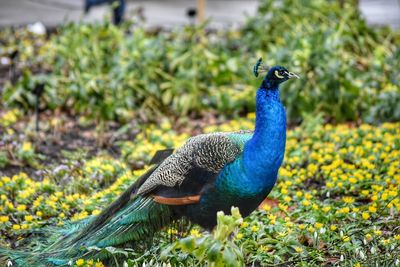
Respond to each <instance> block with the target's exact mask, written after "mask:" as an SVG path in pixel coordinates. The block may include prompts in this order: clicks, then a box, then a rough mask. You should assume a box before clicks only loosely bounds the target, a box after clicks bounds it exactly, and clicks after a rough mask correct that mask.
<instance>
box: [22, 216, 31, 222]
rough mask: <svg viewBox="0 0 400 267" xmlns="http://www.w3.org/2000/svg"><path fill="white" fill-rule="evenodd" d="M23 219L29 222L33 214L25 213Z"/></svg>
mask: <svg viewBox="0 0 400 267" xmlns="http://www.w3.org/2000/svg"><path fill="white" fill-rule="evenodd" d="M24 218H25V221H27V222H31V221H32V220H33V216H32V215H25V217H24Z"/></svg>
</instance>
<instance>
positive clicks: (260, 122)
mask: <svg viewBox="0 0 400 267" xmlns="http://www.w3.org/2000/svg"><path fill="white" fill-rule="evenodd" d="M275 71H277V72H278V73H275ZM280 72H282V75H281V74H280ZM286 73H288V74H286ZM275 74H278V76H282V77H284V78H279V77H276V75H275ZM292 75H293V74H292ZM288 76H289V72H288V71H287V70H286V69H284V68H283V67H279V66H278V67H274V68H272V69H271V70H270V71H269V72H268V74H267V75H266V77H265V78H264V80H263V82H262V85H261V86H260V88H259V89H258V91H257V96H256V125H255V130H254V134H253V135H251V134H247V135H246V137H247V140H246V138H244V139H243V138H242V141H244V149H243V152H242V153H241V154H240V156H239V157H238V158H237V159H236V160H234V161H233V162H231V163H229V164H227V165H226V166H225V167H224V168H223V169H222V171H221V172H220V173H219V175H218V177H217V178H216V180H215V186H214V187H210V188H209V189H208V190H206V191H205V192H204V194H203V196H202V198H201V200H200V203H199V204H197V205H194V206H190V207H189V208H188V214H190V215H189V217H190V218H191V219H192V220H193V221H195V222H196V223H198V224H200V225H202V226H204V227H207V228H212V227H213V226H214V225H215V223H216V217H215V216H216V212H217V211H219V210H223V211H225V212H227V213H228V212H229V210H230V208H231V206H237V207H239V210H240V212H241V213H242V215H243V216H247V215H248V214H249V213H251V212H252V211H253V210H255V209H256V208H257V206H258V205H259V204H260V203H261V202H262V201H263V200H264V198H265V197H266V196H267V195H268V193H269V192H270V191H271V190H272V188H273V186H274V184H275V182H276V178H277V173H278V170H279V167H280V166H281V164H282V160H283V157H284V154H285V144H286V112H285V108H284V107H283V105H282V103H281V101H280V97H279V84H280V83H281V82H283V81H285V80H287V79H289V77H288ZM242 137H243V135H242Z"/></svg>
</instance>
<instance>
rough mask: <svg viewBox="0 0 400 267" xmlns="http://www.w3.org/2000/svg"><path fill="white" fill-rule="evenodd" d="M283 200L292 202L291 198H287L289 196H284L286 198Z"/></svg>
mask: <svg viewBox="0 0 400 267" xmlns="http://www.w3.org/2000/svg"><path fill="white" fill-rule="evenodd" d="M283 200H284V201H285V202H290V201H291V200H292V198H291V197H289V196H286V197H284V198H283Z"/></svg>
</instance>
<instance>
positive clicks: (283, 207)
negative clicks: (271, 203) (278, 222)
mask: <svg viewBox="0 0 400 267" xmlns="http://www.w3.org/2000/svg"><path fill="white" fill-rule="evenodd" d="M278 207H279V208H280V209H281V210H282V211H287V209H288V206H286V205H283V204H281V203H279V205H278Z"/></svg>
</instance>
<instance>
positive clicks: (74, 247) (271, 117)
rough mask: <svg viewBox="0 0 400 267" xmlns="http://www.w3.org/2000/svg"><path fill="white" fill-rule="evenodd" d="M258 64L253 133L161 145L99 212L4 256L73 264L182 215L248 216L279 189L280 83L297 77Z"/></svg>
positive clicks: (210, 222) (26, 262)
mask: <svg viewBox="0 0 400 267" xmlns="http://www.w3.org/2000/svg"><path fill="white" fill-rule="evenodd" d="M253 71H254V74H255V76H258V75H259V73H261V72H267V74H266V75H265V77H264V78H263V81H262V83H261V86H260V87H259V89H258V91H257V94H256V121H255V130H254V132H252V131H237V132H218V133H210V134H202V135H198V136H195V137H191V138H189V139H188V141H187V142H186V143H185V144H184V145H183V146H182V147H180V148H179V149H177V150H176V151H175V152H172V151H160V152H158V153H156V155H155V156H154V157H153V159H152V161H151V164H152V165H151V166H152V167H151V168H150V169H149V170H148V171H147V172H146V173H145V174H144V175H143V176H141V177H140V178H139V179H138V180H137V181H136V182H135V183H134V184H132V185H131V186H130V187H129V188H128V189H127V190H126V191H125V192H124V193H123V194H122V195H121V196H120V197H119V198H118V199H117V200H116V201H114V202H113V203H112V204H111V205H110V206H109V207H107V208H106V209H105V210H104V211H103V212H102V213H100V214H99V215H98V216H96V217H93V218H89V219H86V220H84V221H81V222H78V223H70V224H66V225H65V226H63V227H62V228H56V229H50V230H47V231H46V228H45V229H44V230H43V231H46V232H45V233H44V236H45V240H47V243H46V242H44V241H43V239H42V241H40V242H41V243H40V242H39V241H36V242H38V243H39V244H40V245H39V246H38V249H36V250H35V249H34V250H31V251H28V252H26V251H16V250H14V251H9V250H5V249H1V250H0V255H2V256H3V257H6V258H8V259H10V260H11V261H12V262H13V264H14V265H17V266H32V267H35V266H67V265H68V264H69V262H71V261H72V262H73V261H75V260H77V259H79V258H93V259H96V258H104V257H107V256H106V255H103V254H101V253H100V252H98V250H88V248H90V247H96V248H106V247H122V246H126V245H127V244H131V245H132V246H133V247H135V244H137V243H139V242H141V240H143V239H145V238H146V237H151V236H152V235H153V234H154V233H156V232H158V231H159V230H160V229H161V228H163V227H165V226H168V225H170V224H171V223H173V222H175V221H177V220H181V219H182V218H185V219H186V220H188V221H190V222H191V223H194V224H198V225H200V226H201V227H203V228H205V229H209V230H211V229H212V228H213V227H214V226H215V225H216V221H217V218H216V214H217V212H218V211H224V212H226V213H228V212H229V211H230V209H231V207H232V206H236V207H238V208H239V210H240V212H241V214H242V215H243V216H248V215H249V214H250V213H251V212H252V211H254V210H255V209H256V208H257V207H258V205H260V203H261V202H262V201H263V200H264V199H265V198H266V196H267V195H268V194H269V192H270V191H271V189H272V188H273V186H274V184H275V182H276V179H277V173H278V169H279V167H280V166H281V164H282V161H283V158H284V153H285V143H286V112H285V108H284V106H283V105H282V103H281V101H280V95H279V85H280V84H281V83H283V82H285V81H287V80H289V79H291V78H294V77H296V78H298V76H297V75H296V74H294V73H292V72H289V71H288V70H287V69H286V68H284V67H281V66H274V67H272V68H268V67H266V66H265V65H262V61H261V59H260V60H258V62H257V64H256V65H255V67H254V69H253ZM54 237H56V238H54ZM51 240H55V241H51ZM43 242H44V243H43ZM33 243H34V241H31V244H33ZM30 247H33V245H31V246H30ZM3 259H4V258H3Z"/></svg>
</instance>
